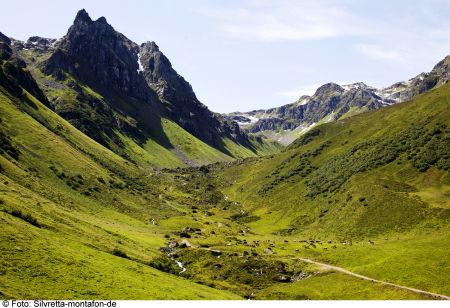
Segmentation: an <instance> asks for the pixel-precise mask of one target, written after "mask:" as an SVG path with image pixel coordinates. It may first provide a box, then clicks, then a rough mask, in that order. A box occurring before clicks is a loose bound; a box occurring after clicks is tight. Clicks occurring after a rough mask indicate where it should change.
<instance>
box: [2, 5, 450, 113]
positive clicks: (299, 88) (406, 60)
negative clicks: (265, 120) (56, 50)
mask: <svg viewBox="0 0 450 308" xmlns="http://www.w3.org/2000/svg"><path fill="white" fill-rule="evenodd" d="M75 2H76V3H75ZM81 8H85V9H86V10H87V11H88V13H89V14H90V16H91V18H93V19H97V18H98V17H100V16H105V17H106V19H107V20H108V22H109V23H110V24H112V25H113V26H114V27H115V29H116V30H118V31H120V32H122V33H123V34H124V35H126V36H127V37H129V38H130V39H132V40H133V41H135V42H137V43H142V42H144V41H155V42H156V43H157V44H158V45H159V47H160V49H161V50H162V51H163V52H164V53H165V54H166V55H167V56H168V57H169V59H170V60H171V62H172V64H173V66H174V68H175V69H176V70H177V71H178V72H179V73H180V74H181V75H183V76H184V77H185V78H186V80H188V81H189V82H190V83H191V84H192V86H193V88H194V90H195V92H196V94H197V96H198V97H199V99H200V100H201V101H202V102H203V103H204V104H205V105H207V106H208V107H210V109H211V110H213V111H216V112H230V111H236V110H240V111H248V110H253V109H259V108H269V107H275V106H280V105H284V104H287V103H291V102H293V101H295V100H296V99H297V98H298V97H299V96H300V95H302V94H312V93H313V92H314V90H315V89H316V88H317V87H318V86H319V85H321V84H324V83H326V82H331V81H333V82H337V83H349V82H357V81H362V82H365V83H367V84H369V85H373V86H386V85H389V84H392V83H394V82H396V81H400V80H405V79H408V78H411V77H413V76H415V75H417V74H419V73H420V72H423V71H429V70H431V69H432V67H433V66H434V65H435V64H436V63H437V62H438V61H439V60H441V59H442V58H444V57H445V56H446V55H448V54H450V1H442V0H422V1H414V0H408V1H401V0H397V1H364V0H359V1H356V0H354V1H351V0H347V1H344V0H342V1H337V0H336V1H326V0H316V1H312V0H311V1H301V0H277V1H275V0H273V1H270V0H259V1H256V0H241V1H234V0H228V1H203V0H190V1H186V0H167V1H132V0H129V1H127V4H126V5H125V1H115V0H112V1H111V0H109V1H101V0H97V1H83V0H81V1H49V0H40V1H9V2H7V3H2V14H1V15H2V16H1V19H0V31H1V32H3V33H4V34H6V35H8V36H11V37H14V38H18V39H26V38H28V37H29V36H32V35H39V36H44V37H54V38H59V37H61V36H63V35H64V34H65V33H66V32H67V29H68V27H69V26H70V25H71V23H72V21H73V19H74V17H75V14H76V12H77V11H78V10H79V9H81Z"/></svg>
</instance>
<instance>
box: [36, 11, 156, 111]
mask: <svg viewBox="0 0 450 308" xmlns="http://www.w3.org/2000/svg"><path fill="white" fill-rule="evenodd" d="M138 52H139V46H138V45H137V44H135V43H133V42H132V41H130V40H129V39H127V38H126V37H125V36H124V35H123V34H121V33H119V32H117V31H115V30H114V28H113V27H112V26H111V25H109V24H108V23H107V22H106V19H105V18H104V17H101V18H99V19H97V20H96V21H93V20H91V18H90V17H89V15H88V14H87V12H86V11H85V10H81V11H79V12H78V14H77V16H76V17H75V21H74V23H73V25H72V26H71V27H70V28H69V31H68V32H67V34H66V35H65V36H64V37H63V38H62V39H61V42H60V43H59V46H58V48H57V49H56V51H55V52H54V53H53V54H52V56H51V57H50V58H49V59H48V60H47V61H46V63H45V66H44V71H45V72H47V73H52V74H55V75H56V76H58V71H61V70H64V71H66V72H68V73H69V74H71V75H73V76H74V77H76V78H78V79H79V80H80V81H82V82H84V83H86V84H91V83H92V80H95V82H98V83H99V85H98V86H99V88H100V90H101V91H102V92H105V93H110V94H111V91H113V92H116V93H114V94H117V95H122V96H124V95H125V96H128V97H132V98H136V99H140V100H143V101H147V102H148V101H151V99H152V94H153V93H152V91H149V89H148V86H147V84H146V82H145V80H144V78H143V77H142V76H141V75H140V74H139V73H138V69H139V66H138V62H137V60H138V59H137V54H138Z"/></svg>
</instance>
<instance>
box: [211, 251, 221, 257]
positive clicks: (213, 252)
mask: <svg viewBox="0 0 450 308" xmlns="http://www.w3.org/2000/svg"><path fill="white" fill-rule="evenodd" d="M211 255H213V256H214V257H219V256H221V255H222V252H221V251H220V250H211Z"/></svg>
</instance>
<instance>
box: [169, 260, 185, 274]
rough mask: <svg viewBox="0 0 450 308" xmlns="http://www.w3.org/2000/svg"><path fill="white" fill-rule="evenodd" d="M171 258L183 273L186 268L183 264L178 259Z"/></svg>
mask: <svg viewBox="0 0 450 308" xmlns="http://www.w3.org/2000/svg"><path fill="white" fill-rule="evenodd" d="M172 260H173V261H174V262H175V263H176V264H177V265H178V267H179V268H181V272H180V274H181V273H184V272H185V271H186V268H185V267H184V266H183V263H181V262H180V261H178V260H176V259H175V258H172Z"/></svg>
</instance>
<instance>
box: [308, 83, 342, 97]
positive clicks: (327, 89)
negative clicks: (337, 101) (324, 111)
mask: <svg viewBox="0 0 450 308" xmlns="http://www.w3.org/2000/svg"><path fill="white" fill-rule="evenodd" d="M333 92H337V93H342V92H344V88H342V87H341V86H340V85H338V84H337V83H333V82H329V83H326V84H324V85H323V86H320V87H319V88H317V90H316V93H314V96H319V95H327V94H330V93H333Z"/></svg>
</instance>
